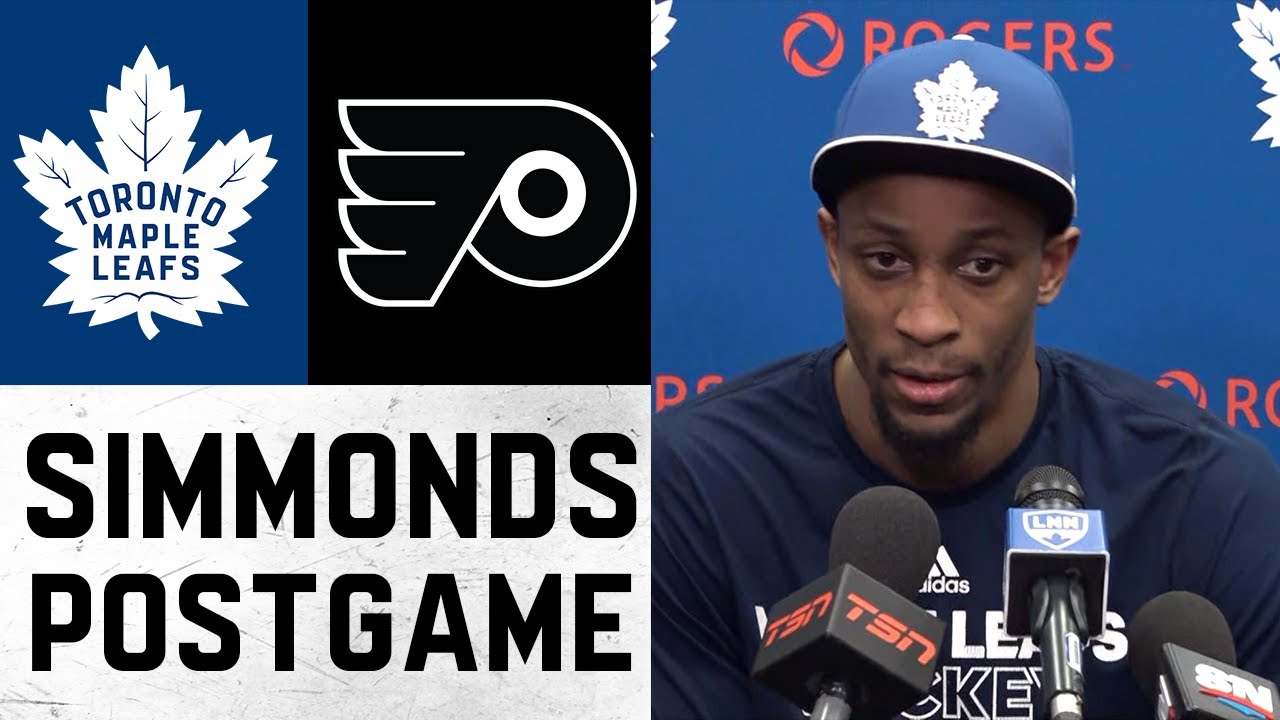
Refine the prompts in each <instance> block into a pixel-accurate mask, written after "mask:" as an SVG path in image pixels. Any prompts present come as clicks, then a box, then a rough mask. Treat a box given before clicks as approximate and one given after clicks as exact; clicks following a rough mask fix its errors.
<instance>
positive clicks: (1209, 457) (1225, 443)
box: [1043, 348, 1275, 472]
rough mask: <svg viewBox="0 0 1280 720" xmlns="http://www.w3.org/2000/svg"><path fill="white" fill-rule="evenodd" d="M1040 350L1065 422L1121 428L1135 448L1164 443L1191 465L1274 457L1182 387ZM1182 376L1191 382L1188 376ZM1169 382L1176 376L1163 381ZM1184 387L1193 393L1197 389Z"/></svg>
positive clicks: (1267, 463)
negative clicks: (1054, 383) (1050, 370)
mask: <svg viewBox="0 0 1280 720" xmlns="http://www.w3.org/2000/svg"><path fill="white" fill-rule="evenodd" d="M1043 350H1044V352H1046V353H1047V354H1048V356H1049V357H1050V359H1051V361H1052V364H1053V368H1054V372H1055V375H1056V378H1057V382H1058V389H1057V391H1058V393H1059V396H1060V397H1059V401H1060V407H1064V408H1066V409H1065V413H1066V414H1067V415H1068V417H1067V418H1066V420H1067V421H1069V422H1077V423H1081V424H1085V423H1088V424H1100V425H1101V426H1100V427H1095V428H1091V429H1092V430H1094V431H1098V432H1111V433H1122V434H1124V435H1125V436H1127V437H1126V438H1124V439H1126V440H1131V441H1132V444H1131V445H1128V447H1130V448H1132V450H1133V452H1137V453H1140V452H1142V451H1143V449H1144V448H1151V447H1166V448H1170V449H1176V450H1177V452H1178V454H1179V456H1180V457H1179V459H1181V460H1190V461H1193V462H1194V461H1199V462H1198V463H1197V464H1201V463H1203V464H1210V463H1212V464H1217V463H1220V462H1227V463H1228V464H1230V465H1233V466H1237V467H1240V466H1243V467H1254V468H1259V469H1267V470H1268V471H1269V472H1271V471H1273V470H1272V469H1273V468H1274V467H1275V465H1274V460H1273V459H1272V456H1271V453H1270V451H1269V450H1268V449H1267V447H1266V446H1265V445H1263V444H1262V442H1261V441H1260V440H1258V439H1257V438H1255V437H1253V436H1251V435H1248V434H1246V433H1245V432H1243V431H1241V430H1239V429H1238V428H1235V427H1232V426H1231V425H1229V424H1228V423H1227V422H1226V421H1225V420H1224V419H1222V418H1221V417H1219V416H1218V415H1216V414H1214V413H1213V412H1211V411H1209V410H1208V409H1206V408H1204V407H1201V406H1200V404H1199V403H1198V402H1196V401H1193V400H1192V399H1191V396H1190V395H1188V394H1186V393H1185V392H1182V391H1179V389H1177V388H1170V387H1165V386H1163V385H1162V384H1161V383H1158V382H1157V381H1155V380H1152V379H1148V378H1144V377H1142V376H1140V375H1138V374H1136V373H1135V372H1133V371H1130V370H1127V369H1125V368H1122V367H1119V366H1118V365H1115V364H1112V363H1109V362H1106V361H1104V360H1100V359H1098V358H1094V357H1090V356H1087V355H1084V354H1081V353H1078V352H1072V351H1068V350H1064V349H1061V348H1043ZM1188 380H1189V381H1190V383H1192V384H1195V381H1194V379H1193V378H1190V377H1189V376H1188ZM1173 382H1179V380H1177V379H1171V381H1170V383H1168V384H1172V383H1173ZM1187 390H1189V391H1191V392H1192V393H1195V392H1196V390H1197V388H1195V387H1191V388H1187ZM1073 415H1075V417H1072V416H1073ZM1169 459H1172V458H1169Z"/></svg>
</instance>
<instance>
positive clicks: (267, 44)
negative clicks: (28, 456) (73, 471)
mask: <svg viewBox="0 0 1280 720" xmlns="http://www.w3.org/2000/svg"><path fill="white" fill-rule="evenodd" d="M6 10H7V12H6V24H7V25H8V28H9V32H8V33H7V34H6V42H5V43H4V45H3V46H0V61H2V62H3V66H4V67H5V68H8V70H9V72H7V73H6V74H5V85H6V92H5V100H4V110H3V112H0V145H2V146H3V147H4V148H5V154H4V155H3V158H7V159H3V158H0V160H3V162H0V164H3V165H6V166H7V169H5V170H4V171H3V172H0V180H2V183H3V186H4V191H3V192H0V219H3V227H4V230H5V236H4V241H5V250H6V252H5V255H4V265H3V270H2V272H3V282H0V308H2V309H0V337H3V338H5V341H6V347H5V351H4V352H3V353H0V378H3V380H4V382H5V383H10V384H43V383H55V384H82V383H98V382H105V383H146V384H169V383H175V384H182V383H199V384H207V383H220V384H233V383H305V382H306V381H307V357H306V352H307V324H306V319H307V261H306V258H307V196H306V179H307V95H306V93H307V86H306V77H307V7H306V3H305V2H302V1H300V0H290V1H289V2H268V3H262V2H247V1H246V0H230V1H228V2H221V3H217V4H209V3H172V2H156V1H154V0H147V1H140V2H129V3H98V4H90V3H70V4H68V3H55V2H39V3H18V4H14V5H12V6H10V7H7V8H6ZM144 46H146V47H147V48H148V49H149V50H150V52H151V54H152V56H153V57H154V59H155V62H156V64H157V65H158V66H159V67H160V68H164V67H166V66H167V67H168V68H169V72H170V77H171V84H172V85H173V86H174V87H176V86H179V85H181V86H183V88H184V93H185V106H186V110H187V111H192V110H199V111H200V116H199V120H198V122H197V123H196V126H195V130H194V133H193V134H192V135H191V137H190V141H191V142H193V143H194V147H193V148H192V150H191V156H190V160H189V161H188V165H187V167H188V168H190V167H191V166H192V165H195V163H196V162H197V161H198V160H200V159H201V158H202V157H204V156H205V154H206V153H207V152H209V150H210V149H211V148H212V147H213V145H214V143H216V142H218V141H221V142H223V143H229V142H230V141H231V140H232V138H233V137H235V136H236V135H237V134H238V133H240V132H241V131H244V132H247V134H248V139H249V140H251V141H256V140H258V139H260V138H263V137H265V136H268V135H269V136H271V141H270V151H269V152H270V157H271V158H274V159H275V160H276V161H277V162H276V165H275V167H274V168H272V169H271V170H270V173H269V174H268V175H267V176H266V177H265V180H264V182H265V183H266V185H267V189H266V190H265V191H264V192H263V193H262V195H260V196H259V197H258V198H257V199H255V200H253V201H252V202H250V203H249V204H248V206H247V207H246V208H245V210H246V211H247V212H248V213H249V215H250V219H249V220H248V221H247V222H246V223H245V224H244V225H242V226H241V227H240V228H239V229H237V230H235V231H233V232H232V233H231V235H232V237H233V238H235V241H236V242H235V243H234V244H232V245H230V246H228V247H226V248H224V252H225V253H226V254H228V255H230V256H231V257H233V258H235V259H237V260H239V261H240V262H241V265H239V266H238V267H236V268H235V269H233V270H231V271H229V272H227V273H226V274H225V275H224V277H225V278H226V279H227V280H228V281H229V282H230V283H231V285H232V286H233V287H234V288H235V289H236V290H237V291H238V292H239V294H240V295H241V296H242V297H243V299H244V300H245V302H246V303H247V306H240V305H228V304H223V305H222V314H221V315H218V314H216V313H208V312H206V313H201V315H200V319H201V321H202V323H203V326H202V327H198V326H194V325H188V324H184V323H182V322H178V321H176V320H172V319H169V318H166V317H158V316H157V317H156V323H157V325H158V327H159V331H160V332H159V334H158V335H156V336H155V337H154V338H153V339H150V340H148V339H147V338H146V337H145V336H144V334H143V333H142V332H141V330H140V326H139V323H138V320H137V319H136V317H132V316H131V317H125V318H121V319H119V320H115V321H112V322H108V323H105V324H100V325H97V326H94V327H90V326H89V319H90V315H91V314H90V313H79V314H74V315H71V314H68V312H67V311H68V309H69V308H70V307H71V306H70V305H69V304H62V305H53V306H49V307H44V306H43V305H44V302H45V300H46V298H48V297H49V295H50V293H52V292H53V291H54V289H55V288H57V287H58V286H59V284H60V283H61V282H62V281H63V280H64V279H65V278H67V277H68V276H67V275H66V274H64V273H63V272H62V271H60V270H58V269H56V268H55V267H53V266H51V265H50V264H49V262H50V261H52V260H54V259H55V258H56V257H58V256H60V255H62V254H64V253H67V252H69V250H70V248H68V247H63V246H61V245H58V244H56V241H57V239H58V236H59V233H58V231H57V230H55V229H53V228H52V227H50V226H49V225H47V224H45V223H44V222H42V221H41V219H40V217H41V214H42V213H44V212H45V206H44V205H43V204H41V202H40V201H39V200H37V199H36V198H34V197H32V196H31V195H30V194H28V193H27V192H26V191H24V190H23V186H24V185H25V184H26V183H27V178H26V177H24V175H23V173H22V172H20V171H19V169H18V168H17V167H16V166H15V164H14V160H15V159H17V158H21V157H23V156H24V149H23V147H22V146H21V145H20V144H19V139H18V138H19V136H20V135H22V136H26V137H29V138H34V139H36V140H39V139H40V138H41V137H42V136H43V135H44V133H45V131H46V130H48V131H49V132H52V133H53V134H54V135H56V136H57V138H58V139H59V140H60V141H61V142H62V143H67V144H70V143H71V142H75V144H76V145H77V146H79V148H80V149H81V150H83V151H84V152H85V153H86V154H87V155H88V156H89V158H90V159H92V160H93V161H94V162H95V163H97V164H98V166H99V167H102V166H103V158H102V157H101V155H100V154H99V152H98V148H97V145H96V143H97V142H98V141H99V139H100V138H99V133H98V129H97V128H96V127H95V125H94V122H93V120H92V117H91V116H90V111H91V110H98V111H102V110H105V108H106V100H107V88H108V86H112V87H117V88H118V87H119V86H120V83H121V68H122V67H126V66H127V67H130V68H132V67H133V66H134V64H135V62H137V60H138V57H139V53H141V51H142V49H143V47H144ZM169 152H172V151H171V150H170V151H169ZM148 154H151V153H150V152H149V153H148ZM230 159H231V158H228V160H230ZM118 179H119V178H118ZM118 179H117V180H118ZM55 184H56V183H55ZM189 184H191V183H189ZM197 211H198V210H197ZM117 232H118V230H117ZM204 264H205V263H204V262H203V261H202V262H201V265H202V266H203V265H204Z"/></svg>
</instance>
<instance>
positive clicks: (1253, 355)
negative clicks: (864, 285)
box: [652, 0, 1280, 455]
mask: <svg viewBox="0 0 1280 720" xmlns="http://www.w3.org/2000/svg"><path fill="white" fill-rule="evenodd" d="M663 10H665V11H666V13H667V15H668V16H669V17H670V18H673V19H674V24H670V22H669V21H668V22H667V23H665V24H663V23H661V22H655V29H656V30H659V31H661V30H663V29H666V30H667V32H666V44H665V45H662V43H661V42H655V48H657V47H659V46H662V47H661V48H660V49H659V50H658V51H657V52H656V54H655V55H654V62H655V67H654V68H653V71H652V87H653V118H652V121H653V134H654V137H653V140H652V143H653V173H654V175H653V370H654V378H653V381H654V401H655V407H657V408H661V407H663V406H666V405H670V404H672V403H674V402H679V401H680V400H681V399H682V398H687V397H688V396H690V395H692V394H694V393H696V392H697V391H698V390H699V388H700V387H701V388H705V387H708V386H709V385H710V384H712V383H714V382H716V381H717V380H718V379H720V378H723V377H731V376H733V375H736V374H738V373H741V372H743V371H745V370H747V369H749V368H752V367H754V366H756V365H759V364H761V363H764V362H766V361H768V360H771V359H773V358H776V357H778V356H781V355H784V354H789V353H793V352H798V351H801V350H805V349H808V348H811V347H813V346H816V345H823V344H827V343H829V342H832V341H834V340H836V339H837V338H839V337H840V335H841V318H840V306H839V299H838V295H837V293H836V290H835V287H834V286H833V284H832V282H831V279H830V276H829V275H828V272H827V269H826V264H825V261H824V258H823V251H822V243H821V238H820V236H819V235H818V232H817V226H816V221H815V213H816V211H817V207H818V200H817V198H816V197H815V195H814V194H813V192H812V191H811V190H810V189H809V185H808V171H809V163H810V161H811V159H812V157H813V154H814V152H815V150H816V149H817V148H818V147H820V146H821V145H822V144H823V143H824V142H825V141H826V140H828V139H829V137H830V134H831V132H832V128H833V123H834V115H835V110H836V107H837V105H838V103H839V101H840V98H841V96H842V94H843V93H844V91H845V90H846V88H847V87H848V85H849V83H850V82H851V81H852V79H853V77H854V76H855V75H856V73H857V72H858V70H859V69H860V68H861V67H862V66H863V65H864V63H865V62H866V61H867V58H868V56H869V55H870V54H874V53H876V52H878V51H879V50H878V48H884V47H887V46H890V45H891V46H892V47H900V46H902V44H903V43H904V42H905V41H906V38H907V37H908V36H909V37H910V38H911V40H913V41H914V42H924V41H927V40H929V39H932V38H934V37H935V36H936V35H935V33H936V32H937V30H939V29H940V30H941V31H942V32H943V33H945V35H946V36H950V35H953V34H955V33H957V32H960V31H962V30H963V31H965V32H968V33H969V34H971V35H973V36H974V37H975V38H976V39H979V40H984V41H987V42H992V43H996V44H1001V45H1004V46H1006V47H1009V48H1010V49H1015V50H1017V51H1018V52H1021V53H1023V54H1025V55H1026V56H1027V57H1029V58H1032V59H1033V60H1035V61H1036V62H1038V63H1041V64H1042V65H1044V66H1046V67H1047V68H1049V69H1050V71H1051V72H1052V74H1053V76H1054V77H1055V79H1056V80H1057V81H1058V83H1059V84H1060V85H1061V87H1062V90H1063V93H1064V94H1065V95H1066V98H1067V101H1068V103H1069V104H1070V105H1071V107H1072V109H1073V120H1074V127H1075V140H1076V175H1077V183H1078V191H1079V197H1080V207H1079V217H1078V225H1079V226H1080V228H1081V230H1082V232H1083V237H1082V239H1081V245H1080V250H1079V252H1078V254H1077V257H1076V260H1075V262H1074V264H1073V266H1072V269H1071V273H1070V275H1069V277H1068V280H1067V285H1066V288H1065V290H1064V292H1063V293H1062V295H1061V296H1060V297H1059V299H1058V300H1057V301H1056V302H1055V303H1054V304H1053V305H1052V306H1050V307H1048V308H1045V309H1042V310H1041V312H1040V316H1039V324H1038V330H1037V332H1038V339H1039V341H1040V342H1041V343H1043V344H1050V345H1059V346H1063V347H1067V348H1071V349H1074V350H1078V351H1081V352H1084V353H1088V354H1091V355H1093V356H1096V357H1099V358H1101V359H1103V360H1106V361H1110V362H1113V363H1115V364H1117V365H1120V366H1122V367H1125V368H1127V369H1129V370H1132V371H1134V372H1136V373H1139V374H1140V375H1143V376H1145V377H1149V378H1151V380H1152V382H1158V383H1160V384H1162V385H1164V386H1167V387H1168V389H1169V392H1174V393H1181V394H1183V395H1185V396H1186V397H1187V399H1188V402H1195V401H1197V400H1198V401H1199V402H1201V403H1202V404H1203V405H1204V406H1206V407H1208V408H1209V409H1210V410H1212V411H1213V412H1215V413H1217V414H1219V415H1221V416H1222V417H1224V418H1226V419H1227V420H1228V421H1229V422H1230V423H1231V424H1233V425H1235V426H1237V427H1239V428H1242V429H1243V430H1245V431H1246V432H1248V433H1251V434H1253V435H1255V436H1257V437H1259V438H1260V439H1261V440H1263V441H1264V442H1265V443H1266V444H1267V445H1268V446H1269V447H1270V448H1271V449H1272V451H1273V453H1276V454H1277V455H1280V397H1278V395H1280V322H1277V321H1276V320H1275V314H1274V310H1273V308H1272V306H1271V299H1272V297H1273V296H1274V293H1275V291H1276V289H1277V286H1278V285H1280V282H1278V279H1280V247H1278V246H1277V240H1278V238H1277V231H1276V229H1275V207H1276V197H1277V194H1276V193H1277V190H1278V189H1280V180H1278V178H1280V147H1272V144H1273V142H1272V140H1271V139H1270V137H1269V135H1270V134H1273V131H1275V132H1274V134H1276V135H1280V122H1278V123H1274V124H1272V125H1266V123H1268V121H1269V120H1270V115H1269V113H1268V112H1267V111H1268V110H1271V111H1273V112H1276V113H1277V115H1280V106H1275V105H1271V104H1268V105H1264V106H1263V108H1259V104H1260V103H1263V102H1264V101H1266V100H1268V99H1273V100H1274V99H1275V94H1276V93H1280V64H1277V62H1276V61H1275V58H1276V56H1277V55H1280V12H1277V11H1276V10H1274V2H1272V4H1265V3H1261V2H1260V3H1258V4H1257V5H1237V4H1236V3H1235V2H1231V1H1230V0H1227V1H1218V0H1208V1H1205V0H1196V1H1188V2H1170V1H1168V0H1159V1H1158V2H1157V1H1155V0H1150V1H1142V2H1140V1H1136V0H1125V1H1124V2H1110V3H1104V2H1077V1H1075V0H1071V1H1069V2H1042V3H1029V2H1019V3H1012V2H1006V3H1000V2H991V1H990V0H986V1H984V2H908V1H906V0H893V1H892V2H884V1H881V2H872V1H863V2H825V3H801V2H774V1H772V0H769V1H766V0H753V1H746V0H743V1H735V2H718V1H715V0H672V1H671V2H670V4H665V5H664V6H662V7H658V8H657V10H656V13H657V14H659V15H660V14H662V11H663ZM806 13H808V14H807V15H806ZM1242 13H1243V16H1244V17H1245V18H1246V20H1245V21H1243V22H1242V20H1241V19H1242ZM668 25H669V28H668V27H667V26H668ZM793 25H794V27H793ZM1237 27H1239V28H1240V29H1239V30H1237ZM788 28H792V31H791V33H788ZM1241 32H1243V33H1244V34H1245V35H1244V36H1248V37H1249V38H1250V39H1249V40H1248V42H1245V41H1244V40H1243V39H1242V38H1243V37H1244V36H1242V34H1241ZM829 33H830V35H829ZM788 35H790V36H791V37H792V42H791V44H790V47H787V48H784V37H787V36H788ZM1242 46H1243V47H1242ZM788 51H789V52H788ZM1255 63H1257V64H1256V66H1255ZM1255 70H1256V72H1255ZM1268 81H1270V84H1269V85H1267V86H1266V88H1265V89H1264V85H1266V84H1267V83H1268ZM1264 125H1266V127H1265V129H1264ZM1260 130H1263V134H1265V135H1268V137H1267V138H1264V139H1259V140H1254V139H1253V138H1254V137H1255V134H1258V133H1259V132H1260Z"/></svg>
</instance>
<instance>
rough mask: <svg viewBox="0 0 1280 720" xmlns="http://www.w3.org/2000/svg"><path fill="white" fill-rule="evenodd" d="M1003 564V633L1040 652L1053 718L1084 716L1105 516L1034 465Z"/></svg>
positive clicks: (1099, 604) (1018, 494)
mask: <svg viewBox="0 0 1280 720" xmlns="http://www.w3.org/2000/svg"><path fill="white" fill-rule="evenodd" d="M1013 502H1014V505H1017V506H1018V507H1016V508H1013V509H1010V510H1009V514H1008V528H1007V540H1006V544H1005V548H1006V549H1005V564H1004V617H1005V633H1006V634H1007V635H1009V636H1011V637H1030V638H1031V639H1032V640H1033V641H1034V642H1035V643H1036V646H1037V647H1038V648H1039V649H1040V662H1041V667H1042V669H1043V675H1042V677H1041V682H1040V687H1041V694H1042V697H1043V702H1044V707H1045V714H1046V716H1047V717H1048V718H1049V719H1050V720H1081V719H1082V718H1083V716H1084V667H1083V666H1084V663H1083V647H1084V645H1085V644H1086V643H1087V641H1088V638H1091V637H1097V636H1099V635H1101V634H1102V632H1103V629H1104V626H1103V619H1104V615H1105V614H1106V607H1107V576H1108V568H1109V565H1110V555H1109V553H1108V552H1107V539H1106V530H1105V528H1104V527H1103V523H1102V513H1101V512H1100V511H1097V510H1085V509H1083V508H1084V489H1083V488H1082V487H1080V482H1079V481H1077V480H1076V478H1075V477H1074V476H1073V475H1072V474H1071V473H1070V472H1068V471H1066V470H1064V469H1063V468H1060V467H1057V466H1055V465H1042V466H1040V467H1037V468H1034V469H1032V470H1031V471H1030V472H1028V473H1027V474H1026V475H1025V476H1023V478H1022V481H1021V482H1019V483H1018V489H1017V490H1016V491H1015V493H1014V500H1013Z"/></svg>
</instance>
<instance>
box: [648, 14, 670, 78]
mask: <svg viewBox="0 0 1280 720" xmlns="http://www.w3.org/2000/svg"><path fill="white" fill-rule="evenodd" d="M649 1H650V2H651V3H653V14H652V20H650V22H649V28H650V33H649V39H650V47H651V48H652V50H653V52H651V53H650V54H649V71H650V72H653V70H655V69H656V68H657V67H658V62H657V61H656V60H654V58H655V57H657V56H658V51H659V50H662V48H664V47H666V46H667V43H668V42H670V41H669V40H667V33H669V32H671V28H673V27H675V25H676V19H675V18H673V17H671V0H663V2H658V0H649Z"/></svg>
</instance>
